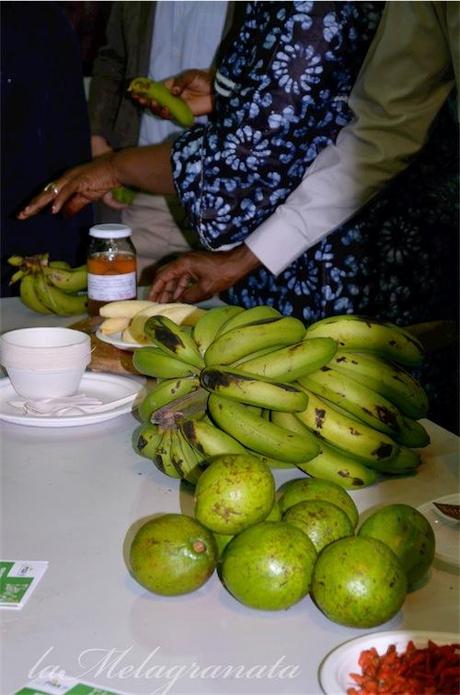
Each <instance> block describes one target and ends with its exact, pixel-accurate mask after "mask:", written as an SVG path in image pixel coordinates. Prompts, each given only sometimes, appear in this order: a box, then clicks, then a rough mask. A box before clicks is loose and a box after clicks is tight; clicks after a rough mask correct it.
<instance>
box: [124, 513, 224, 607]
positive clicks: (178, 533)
mask: <svg viewBox="0 0 460 695" xmlns="http://www.w3.org/2000/svg"><path fill="white" fill-rule="evenodd" d="M129 561H130V566H131V571H132V574H133V576H134V578H135V579H136V580H137V581H138V582H139V584H142V586H144V587H145V588H146V589H148V590H149V591H152V592H154V593H155V594H162V595H164V596H177V595H180V594H187V593H190V592H191V591H195V590H196V589H198V588H199V587H200V586H202V585H203V584H204V583H205V582H206V581H207V580H208V579H209V577H210V576H211V575H212V573H213V572H214V569H215V567H216V564H217V546H216V542H215V540H214V537H213V535H212V533H211V532H210V531H208V530H207V529H205V528H203V527H202V526H201V524H199V523H198V521H196V520H195V519H193V518H192V517H189V516H185V515H184V514H163V515H162V516H159V517H155V518H154V519H150V520H149V521H147V522H146V523H145V524H144V525H143V526H141V528H140V529H139V530H138V531H137V533H136V535H135V536H134V539H133V541H132V543H131V546H130V551H129Z"/></svg>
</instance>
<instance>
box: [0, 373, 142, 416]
mask: <svg viewBox="0 0 460 695" xmlns="http://www.w3.org/2000/svg"><path fill="white" fill-rule="evenodd" d="M144 383H145V379H142V378H138V377H135V378H131V377H124V376H116V375H114V374H94V373H92V372H85V374H84V375H83V378H82V380H81V383H80V388H79V390H78V391H79V393H84V394H85V395H86V396H89V397H94V398H98V399H99V400H101V401H102V403H104V404H107V405H108V404H110V403H112V402H113V401H118V400H119V399H120V398H125V397H128V396H130V395H132V400H131V402H129V403H125V404H123V405H120V406H114V408H113V409H112V410H104V411H103V412H99V413H81V414H80V415H62V416H61V417H56V416H50V417H47V416H43V415H32V414H31V413H22V412H21V411H20V410H19V409H18V408H15V407H14V406H12V405H9V401H14V400H17V399H18V396H17V394H16V392H15V391H14V389H13V387H12V386H11V382H10V380H9V379H8V378H6V379H2V380H0V420H5V421H6V422H12V423H13V424H15V425H27V426H29V427H80V426H82V425H92V424H95V423H97V422H103V421H105V420H111V419H112V418H114V417H118V416H119V415H123V414H124V413H130V412H131V410H132V408H133V402H134V400H135V398H136V396H137V394H138V393H139V392H140V391H141V390H142V388H143V385H144Z"/></svg>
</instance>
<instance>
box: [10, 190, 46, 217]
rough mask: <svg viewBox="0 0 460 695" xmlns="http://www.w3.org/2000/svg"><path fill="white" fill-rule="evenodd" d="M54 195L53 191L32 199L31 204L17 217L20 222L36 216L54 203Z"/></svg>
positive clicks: (43, 192)
mask: <svg viewBox="0 0 460 695" xmlns="http://www.w3.org/2000/svg"><path fill="white" fill-rule="evenodd" d="M54 197H55V196H54V193H53V192H52V191H42V192H41V193H39V194H38V195H37V196H35V198H32V200H31V201H30V203H28V204H27V205H26V207H25V208H23V209H22V210H21V211H20V212H19V213H18V215H17V217H18V219H19V220H26V219H27V218H28V217H32V215H36V214H37V212H40V210H42V209H43V208H45V207H46V206H47V205H49V204H50V203H52V202H53V200H54Z"/></svg>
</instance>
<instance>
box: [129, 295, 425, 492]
mask: <svg viewBox="0 0 460 695" xmlns="http://www.w3.org/2000/svg"><path fill="white" fill-rule="evenodd" d="M144 332H145V335H146V336H147V337H148V340H149V341H150V343H151V345H152V346H150V347H145V348H140V349H138V350H136V351H135V352H134V358H133V360H134V365H135V367H136V368H137V369H138V371H140V372H142V373H144V374H147V375H149V376H155V377H157V378H159V379H160V380H161V381H160V382H159V383H158V384H157V385H156V386H155V387H154V388H153V390H152V391H151V392H150V394H149V395H148V396H146V398H145V400H144V402H143V403H142V404H141V405H140V406H139V415H140V416H141V418H142V419H143V420H144V421H146V422H148V423H152V422H153V423H159V424H160V426H171V423H173V424H174V428H173V429H177V430H178V431H179V432H180V434H181V437H182V438H184V439H185V440H186V442H187V444H188V446H189V447H191V449H192V450H193V452H194V455H195V458H196V457H198V460H199V461H200V465H201V466H203V465H204V462H205V461H206V459H207V458H209V457H212V456H215V455H217V454H220V453H242V452H244V451H248V452H249V453H251V454H253V455H255V456H257V457H259V458H263V459H264V460H265V461H266V462H267V463H268V465H270V466H271V467H273V468H276V467H280V468H283V467H292V466H297V467H299V468H300V469H301V470H303V471H304V472H306V473H307V474H309V475H312V476H315V477H322V478H324V479H327V480H333V481H335V482H338V483H339V484H341V485H342V486H343V487H345V488H360V487H363V486H365V485H371V484H373V483H374V482H375V481H376V480H377V479H378V475H379V474H380V473H385V474H392V475H395V474H403V473H404V474H407V473H409V472H411V471H414V470H415V469H416V468H417V466H418V465H419V464H420V456H419V454H418V453H417V452H416V451H414V449H415V448H419V447H423V446H426V444H427V443H428V442H429V438H428V435H427V432H426V430H425V428H424V427H423V425H422V424H421V423H420V422H418V421H417V418H420V417H423V415H425V414H426V411H427V405H428V404H427V398H426V394H425V392H424V390H423V388H422V387H421V385H420V384H419V383H418V382H417V381H416V379H414V377H413V376H412V375H411V374H410V373H409V372H408V371H406V370H405V369H404V368H403V367H401V366H400V365H403V364H404V365H407V366H411V365H416V364H419V363H420V360H421V359H422V357H423V351H422V348H421V346H420V345H419V344H418V341H417V340H415V339H412V337H411V336H410V335H409V334H408V333H407V332H406V331H404V330H402V329H400V328H398V327H396V326H393V325H391V324H382V323H378V322H376V321H373V320H368V319H363V318H361V317H355V316H339V317H333V318H331V319H324V320H322V321H318V322H317V323H316V324H313V325H311V326H310V327H309V328H308V329H307V330H306V329H305V326H304V325H303V323H302V322H301V321H299V320H298V319H295V318H292V317H286V316H281V315H280V314H279V312H277V311H276V310H275V309H273V307H269V306H257V307H254V308H253V309H243V308H242V307H236V306H219V307H215V308H214V309H211V310H208V311H205V312H204V313H203V314H202V315H201V316H200V317H199V318H198V320H197V321H196V323H195V325H194V326H193V328H192V329H191V330H190V329H187V328H186V327H184V326H178V325H177V324H175V322H174V321H171V320H170V319H168V318H167V317H162V316H152V317H150V318H147V320H146V321H145V324H144ZM390 358H391V360H392V361H390ZM203 393H208V394H209V397H208V398H207V402H206V401H204V400H203ZM193 394H197V395H198V396H199V398H201V399H202V400H201V402H200V406H199V408H198V409H197V414H196V415H195V416H191V415H190V412H189V411H188V410H187V408H185V410H184V408H182V404H181V399H183V398H185V399H187V398H193ZM205 413H206V414H205ZM203 415H204V417H203ZM169 416H171V417H169ZM168 418H169V419H168ZM172 439H173V440H174V445H173V447H172V448H173V451H176V450H177V449H178V447H179V445H178V444H177V442H176V441H175V440H176V439H177V437H174V436H173V437H172ZM179 439H180V438H179ZM185 448H186V447H185ZM181 450H182V451H183V450H184V445H183V444H182V447H181ZM172 458H174V460H177V459H178V458H179V457H178V455H176V456H174V457H172ZM189 458H191V459H193V457H192V456H191V453H190V451H189ZM179 468H180V466H179ZM176 472H177V469H176Z"/></svg>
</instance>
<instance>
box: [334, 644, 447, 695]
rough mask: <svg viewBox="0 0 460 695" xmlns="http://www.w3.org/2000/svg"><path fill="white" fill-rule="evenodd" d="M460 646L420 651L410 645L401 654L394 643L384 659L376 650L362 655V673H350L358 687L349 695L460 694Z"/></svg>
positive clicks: (438, 647)
mask: <svg viewBox="0 0 460 695" xmlns="http://www.w3.org/2000/svg"><path fill="white" fill-rule="evenodd" d="M459 650H460V644H446V645H442V646H441V645H437V644H435V643H434V642H432V641H431V640H429V641H428V646H427V647H423V648H417V647H416V646H415V644H414V643H413V642H412V640H411V641H410V642H408V644H407V646H406V649H405V650H404V651H403V652H401V653H399V654H398V652H397V651H396V647H395V645H394V644H391V645H390V646H389V647H388V649H387V651H386V653H385V654H384V655H383V656H379V654H378V652H377V650H376V649H375V648H374V647H371V648H370V649H366V650H364V651H363V652H361V654H360V657H359V660H358V663H359V666H360V667H361V673H360V674H358V673H350V678H352V679H353V681H354V682H355V683H356V685H357V687H352V688H348V689H347V695H460V651H459Z"/></svg>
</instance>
